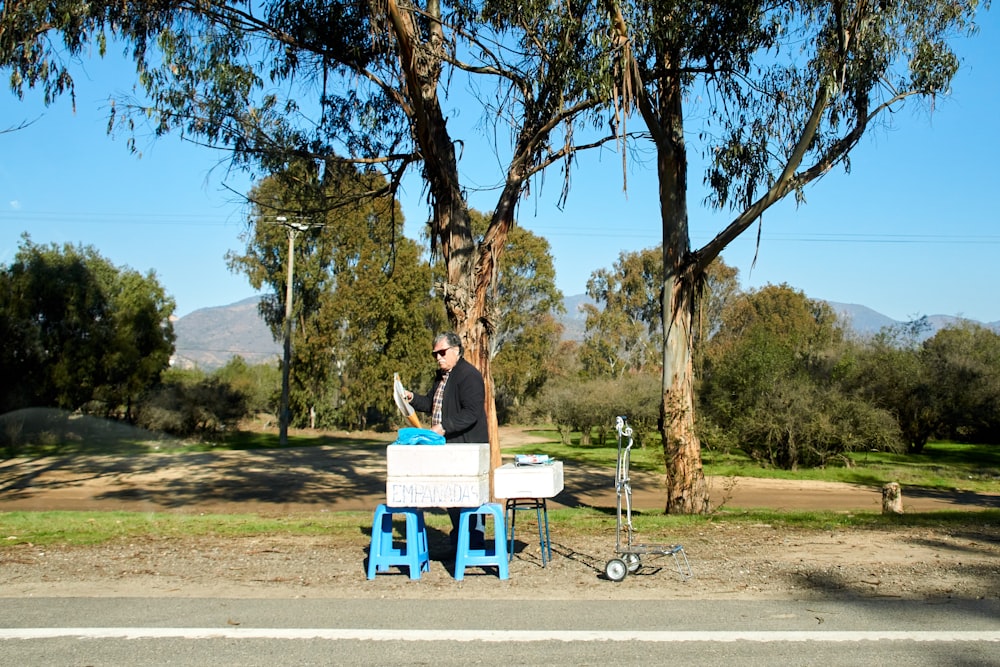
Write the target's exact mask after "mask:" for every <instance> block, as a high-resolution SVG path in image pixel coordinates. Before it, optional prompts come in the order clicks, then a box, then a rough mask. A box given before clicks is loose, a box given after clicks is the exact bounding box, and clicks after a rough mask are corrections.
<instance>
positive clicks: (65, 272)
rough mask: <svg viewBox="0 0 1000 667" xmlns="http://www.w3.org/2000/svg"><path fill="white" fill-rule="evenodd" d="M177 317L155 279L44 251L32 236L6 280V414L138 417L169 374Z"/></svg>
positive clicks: (2, 331) (1, 314)
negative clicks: (47, 411)
mask: <svg viewBox="0 0 1000 667" xmlns="http://www.w3.org/2000/svg"><path fill="white" fill-rule="evenodd" d="M173 309H174V303H173V300H172V299H170V298H168V297H167V296H166V293H165V291H164V290H163V287H162V286H161V285H160V284H159V282H158V281H157V280H156V276H155V275H154V274H153V273H149V274H148V275H145V276H143V275H141V274H139V273H137V272H135V271H132V270H131V269H127V268H119V267H115V266H113V265H112V264H111V263H110V262H108V261H107V260H106V259H104V258H103V257H101V256H100V255H99V254H98V253H97V251H96V250H94V249H93V248H90V247H78V246H72V245H66V246H64V247H62V248H59V247H58V246H56V245H51V246H48V247H45V246H38V245H35V244H33V243H32V242H31V240H30V239H29V238H28V237H27V236H25V237H24V240H23V242H22V244H21V246H20V247H19V249H18V252H17V255H16V256H15V258H14V261H13V263H12V264H11V265H10V266H9V267H5V268H4V269H3V270H2V271H0V337H2V338H3V341H4V345H3V349H2V351H0V375H2V376H3V377H4V378H5V381H4V383H3V386H2V388H0V411H7V410H12V409H17V408H21V407H28V406H51V407H60V408H64V409H68V410H76V409H80V408H84V407H86V408H87V410H89V411H92V412H98V413H100V414H106V415H117V414H122V415H124V416H126V417H128V416H130V411H131V406H132V404H133V403H134V401H135V400H136V399H137V397H138V396H139V394H141V393H142V392H143V391H144V390H145V389H146V388H147V387H150V386H152V385H153V384H155V383H156V381H157V380H158V378H159V375H160V373H161V372H162V371H163V370H164V369H165V368H167V365H168V362H169V359H170V355H171V354H172V353H173V342H174V334H173V327H172V325H171V324H170V316H171V315H172V313H173Z"/></svg>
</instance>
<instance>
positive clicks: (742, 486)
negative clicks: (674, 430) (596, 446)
mask: <svg viewBox="0 0 1000 667" xmlns="http://www.w3.org/2000/svg"><path fill="white" fill-rule="evenodd" d="M382 437H383V438H384V439H385V440H386V442H387V443H388V442H389V441H391V437H392V436H391V435H384V436H382ZM530 439H531V436H530V435H525V434H524V433H522V432H521V431H518V430H516V429H508V430H506V431H505V432H504V433H503V435H502V437H501V440H502V441H503V442H506V443H508V444H511V445H515V444H516V445H519V444H524V443H525V442H530ZM384 456H385V452H384V449H382V448H381V447H354V448H345V447H311V448H304V449H287V450H257V451H220V452H199V453H191V454H169V455H167V454H164V455H153V456H145V457H140V458H118V457H88V456H72V457H64V458H50V459H38V460H18V459H14V460H9V461H4V462H2V463H0V511H4V510H7V511H9V510H45V509H59V510H83V509H89V510H123V511H138V512H163V511H167V512H192V511H196V512H223V513H225V512H247V511H253V512H259V513H265V514H266V513H281V514H287V513H290V512H311V511H319V510H325V511H340V510H364V511H367V510H371V509H373V508H374V507H375V505H376V504H378V503H380V502H383V499H384V495H385V462H384ZM564 477H565V480H566V483H565V489H564V491H563V492H562V493H561V494H559V495H558V496H557V497H556V498H555V499H553V501H552V506H553V507H560V506H565V507H582V506H589V507H600V508H614V507H615V505H616V502H617V497H616V492H615V489H614V472H613V471H609V470H607V469H601V468H592V467H587V466H581V465H577V464H574V463H572V462H564ZM631 481H632V491H633V495H632V506H633V508H635V509H637V510H647V511H655V510H660V509H662V508H663V503H664V498H665V494H664V490H663V483H662V477H661V476H660V475H654V474H650V473H643V472H640V471H633V472H632V475H631ZM708 481H709V484H710V488H711V498H712V502H713V505H714V506H716V507H717V506H719V505H723V504H724V505H725V506H726V507H727V508H740V509H753V508H768V509H774V510H782V511H787V510H831V511H852V510H868V511H879V509H880V508H881V490H880V489H879V488H878V487H868V486H862V485H854V484H840V483H831V482H815V481H808V480H773V479H757V478H748V477H741V478H720V477H714V478H713V477H710V478H709V480H708ZM988 508H1000V494H994V495H989V494H976V493H970V492H943V491H942V492H938V491H924V490H916V489H913V490H909V489H904V509H905V510H906V511H907V512H928V511H940V510H948V509H988Z"/></svg>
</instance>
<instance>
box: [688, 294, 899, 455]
mask: <svg viewBox="0 0 1000 667" xmlns="http://www.w3.org/2000/svg"><path fill="white" fill-rule="evenodd" d="M841 343H842V331H841V329H840V328H839V324H838V322H837V318H836V315H835V314H834V312H833V310H832V309H831V308H830V307H829V306H828V305H827V304H825V303H822V302H818V301H813V300H811V299H807V298H806V297H805V295H804V294H802V293H801V292H798V291H796V290H793V289H791V288H789V287H788V286H786V285H781V286H771V285H769V286H766V287H764V288H762V289H761V290H757V291H752V292H750V293H748V294H746V295H745V296H743V297H740V298H739V299H736V300H734V302H733V303H731V304H730V307H729V308H728V309H727V310H726V312H725V314H724V316H723V321H722V327H721V328H720V330H719V331H718V332H717V333H716V335H715V336H713V338H712V339H711V341H710V342H709V343H708V345H707V346H706V350H705V370H704V376H703V379H702V385H701V391H700V402H699V405H700V406H701V410H702V416H703V421H704V422H705V424H706V426H705V430H704V431H701V433H702V434H703V435H706V437H708V436H707V434H709V433H710V434H712V436H714V437H715V438H717V441H715V442H713V441H711V440H709V441H708V444H709V445H711V446H713V447H717V448H719V449H732V448H740V449H743V450H744V451H746V453H747V454H748V455H749V456H750V457H751V458H753V459H754V460H756V461H759V462H761V463H762V464H764V465H767V466H774V467H779V468H785V469H796V468H799V467H803V466H817V465H823V464H825V463H827V462H828V461H830V460H831V459H833V458H835V457H839V456H842V455H843V454H844V453H845V452H848V451H853V450H858V449H872V448H875V449H894V448H896V447H897V446H898V444H899V433H898V427H897V426H896V423H895V421H894V420H893V419H892V417H891V415H889V414H888V413H887V412H885V411H884V410H879V409H877V408H874V407H872V406H871V405H870V404H869V403H867V402H866V401H864V400H861V399H859V398H856V397H854V396H852V395H851V394H850V393H849V392H847V391H845V390H844V389H843V387H842V386H841V385H840V382H839V380H838V379H837V377H836V373H835V368H836V362H837V360H838V358H839V357H838V355H839V352H840V349H841Z"/></svg>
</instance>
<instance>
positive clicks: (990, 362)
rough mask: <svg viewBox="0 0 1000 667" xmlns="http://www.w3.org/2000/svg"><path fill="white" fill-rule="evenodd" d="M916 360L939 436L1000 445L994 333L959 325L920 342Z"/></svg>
mask: <svg viewBox="0 0 1000 667" xmlns="http://www.w3.org/2000/svg"><path fill="white" fill-rule="evenodd" d="M922 357H923V363H924V366H925V368H926V372H927V374H928V375H929V377H930V382H929V387H930V390H931V394H932V395H935V396H936V397H937V404H938V405H939V406H940V410H941V415H940V417H941V421H940V424H939V431H940V435H941V436H943V437H947V438H951V439H956V440H960V441H965V442H988V443H1000V334H997V333H996V332H995V331H991V330H990V329H987V328H986V327H983V326H981V325H978V324H973V323H971V322H963V323H962V324H960V325H959V326H955V327H948V328H945V329H942V330H940V331H938V332H937V333H936V334H934V336H933V337H931V338H930V339H928V340H927V341H925V342H924V346H923V350H922Z"/></svg>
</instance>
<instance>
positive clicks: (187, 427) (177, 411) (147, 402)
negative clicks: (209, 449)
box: [136, 369, 248, 440]
mask: <svg viewBox="0 0 1000 667" xmlns="http://www.w3.org/2000/svg"><path fill="white" fill-rule="evenodd" d="M247 409H248V408H247V395H246V394H245V393H244V392H243V391H241V389H240V388H239V387H238V386H236V385H234V384H230V383H229V382H227V381H226V380H225V379H223V378H222V377H220V376H218V375H207V374H205V373H204V372H203V371H201V370H198V369H195V370H177V369H170V370H169V371H167V372H165V373H164V374H163V381H162V382H161V383H160V384H158V385H157V386H156V387H154V388H152V389H150V390H149V391H148V392H147V393H146V394H145V395H144V396H143V400H142V401H141V403H140V404H139V406H138V409H137V410H136V423H137V424H138V425H139V426H141V427H143V428H145V429H147V430H150V431H158V432H163V433H169V434H171V435H175V436H179V437H198V438H203V439H206V440H211V439H213V438H215V437H217V436H220V435H223V434H225V433H227V432H231V431H233V430H234V429H235V428H236V427H237V426H238V424H239V422H240V420H241V419H243V418H244V417H246V416H247Z"/></svg>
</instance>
